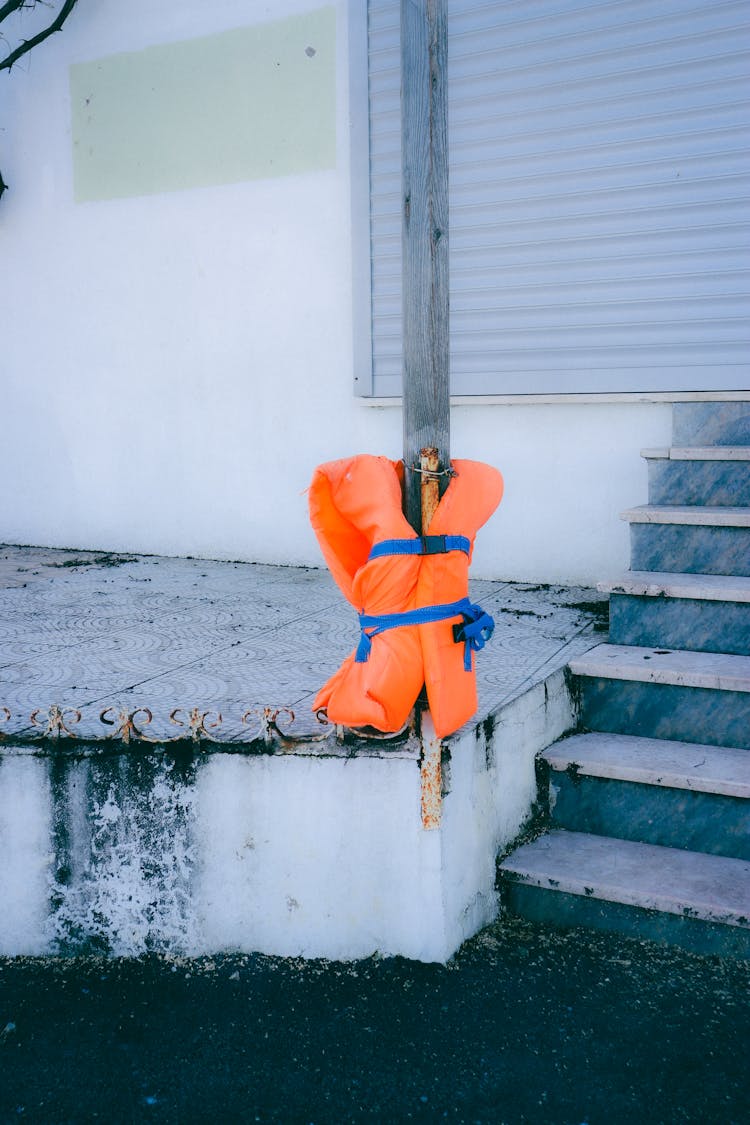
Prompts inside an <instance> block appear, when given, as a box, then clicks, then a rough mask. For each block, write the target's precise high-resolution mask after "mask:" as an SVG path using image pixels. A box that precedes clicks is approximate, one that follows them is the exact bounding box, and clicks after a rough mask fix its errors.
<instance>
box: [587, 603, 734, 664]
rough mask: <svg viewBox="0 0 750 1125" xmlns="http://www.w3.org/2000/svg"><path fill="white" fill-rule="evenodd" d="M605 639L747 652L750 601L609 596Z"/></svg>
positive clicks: (672, 646)
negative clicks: (607, 628) (607, 631)
mask: <svg viewBox="0 0 750 1125" xmlns="http://www.w3.org/2000/svg"><path fill="white" fill-rule="evenodd" d="M609 640H610V643H611V644H616V645H641V646H643V647H646V648H675V649H688V650H691V651H693V652H726V653H729V654H730V655H734V656H749V655H750V603H748V602H715V601H703V600H701V599H695V598H663V597H662V598H658V597H656V598H652V597H639V596H637V595H634V594H611V595H610V599H609Z"/></svg>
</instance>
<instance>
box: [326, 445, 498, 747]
mask: <svg viewBox="0 0 750 1125" xmlns="http://www.w3.org/2000/svg"><path fill="white" fill-rule="evenodd" d="M453 468H454V470H455V473H456V475H455V476H453V477H452V478H451V480H450V483H449V484H448V487H447V489H446V491H445V493H444V495H443V496H442V498H441V500H440V503H439V504H438V507H437V510H436V511H435V514H434V516H433V518H432V521H431V523H430V526H429V528H427V531H426V533H425V535H424V536H418V535H417V534H416V532H415V531H414V529H413V528H412V527H411V525H410V524H409V523H408V521H407V520H406V517H405V516H404V514H403V512H402V507H401V505H402V499H401V496H402V478H403V465H402V464H401V462H399V461H390V460H389V459H388V458H386V457H373V456H370V455H368V454H362V455H360V456H356V457H349V458H345V459H343V460H341V461H330V462H328V463H327V464H325V465H319V466H318V468H317V469H316V470H315V473H314V475H313V480H312V484H311V486H310V493H309V502H310V520H311V523H312V526H313V530H314V531H315V534H316V536H317V538H318V542H319V543H320V546H321V549H322V551H323V555H324V557H325V560H326V562H327V564H328V566H329V569H330V571H331V574H332V575H333V577H334V579H335V581H336V583H337V585H338V586H339V587H340V589H341V590H342V592H343V593H344V595H345V596H346V598H347V599H348V601H349V602H351V604H352V605H353V606H354V607H355V608H356V609H357V611H358V612H359V614H360V624H361V628H362V635H361V639H360V645H359V647H358V649H357V650H356V651H355V652H352V653H351V654H350V655H349V656H348V657H347V659H346V660H345V661H344V663H343V664H342V666H341V667H340V668H339V670H338V672H336V673H335V674H334V675H333V676H332V677H331V679H330V680H329V681H328V682H327V683H326V684H325V685H324V686H323V687H322V688H321V690H320V691H319V693H318V695H317V697H316V699H315V701H314V703H313V709H314V710H320V709H325V710H326V712H327V714H328V718H329V719H330V720H331V721H332V722H335V723H343V724H345V725H346V726H353V727H361V726H372V727H375V728H376V729H377V730H380V731H396V730H399V729H400V728H401V727H402V726H403V725H404V724H405V723H406V721H407V719H408V717H409V712H410V711H411V709H412V707H413V706H414V702H415V700H416V698H417V696H418V694H419V692H420V689H421V687H422V684H423V683H424V684H426V686H427V697H428V701H429V706H430V712H431V714H432V719H433V722H434V725H435V731H436V734H437V735H438V737H441V738H442V737H445V736H446V735H448V734H451V733H452V732H453V731H454V730H457V729H458V727H460V726H461V725H462V724H463V723H465V722H466V721H467V720H468V719H470V718H471V716H472V715H473V714H474V712H475V711H476V708H477V695H476V678H475V674H474V669H473V660H472V650H477V649H479V648H481V647H482V646H483V644H484V641H485V640H486V639H488V636H489V635H490V634H491V627H492V619H491V618H490V617H489V616H488V615H487V614H483V611H482V610H481V609H480V607H478V606H472V605H471V604H470V603H469V601H468V597H467V594H468V578H469V563H470V561H471V554H472V550H473V545H474V538H475V536H476V533H477V531H478V530H479V528H480V527H481V526H482V525H483V524H484V523H486V521H487V520H488V519H489V517H490V516H491V515H492V513H493V512H494V510H495V508H496V507H497V505H498V504H499V503H500V500H501V497H502V493H503V479H502V477H501V475H500V473H499V472H498V471H497V469H493V468H491V466H489V465H483V464H481V463H480V462H478V461H464V460H455V461H453ZM459 606H460V607H459ZM451 610H452V612H451ZM394 615H395V616H394ZM398 615H406V622H405V623H403V624H402V623H401V622H400V621H399V619H398ZM454 627H455V630H456V631H455V633H454Z"/></svg>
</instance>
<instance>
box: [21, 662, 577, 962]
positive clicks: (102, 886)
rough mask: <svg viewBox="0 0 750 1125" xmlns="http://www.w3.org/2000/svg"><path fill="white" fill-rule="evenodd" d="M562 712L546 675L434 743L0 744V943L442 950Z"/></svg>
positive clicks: (417, 953)
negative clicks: (437, 757) (422, 749)
mask: <svg viewBox="0 0 750 1125" xmlns="http://www.w3.org/2000/svg"><path fill="white" fill-rule="evenodd" d="M572 722H573V716H572V709H571V700H570V697H569V694H568V690H567V687H566V683H565V679H564V675H563V672H562V671H558V672H556V673H555V674H553V675H552V676H550V677H549V678H548V679H547V680H546V681H544V682H542V683H539V684H537V685H536V686H535V687H534V688H533V689H532V690H531V691H529V692H527V693H525V694H523V695H521V696H520V697H518V698H516V699H515V700H514V701H512V702H511V703H510V704H509V705H507V706H505V707H501V708H500V709H499V710H498V712H497V713H495V714H490V716H489V717H488V718H486V719H485V720H484V721H483V722H481V723H479V724H478V725H476V726H471V727H467V728H465V729H464V730H463V731H462V732H460V734H459V735H458V736H457V737H455V738H454V739H452V740H450V742H449V743H448V744H447V746H446V748H445V752H444V763H443V766H444V769H443V775H444V777H443V784H444V790H445V793H444V798H443V803H442V810H441V820H440V825H439V827H438V828H436V829H433V830H426V829H425V828H424V827H423V822H422V814H421V804H420V800H421V793H420V789H421V786H420V768H419V747H418V745H416V744H415V743H414V741H411V742H409V743H407V744H404V745H403V746H401V747H400V748H390V749H381V750H377V749H375V750H373V749H368V750H363V751H362V752H358V753H354V755H353V756H349V755H348V754H346V753H345V752H342V754H341V755H339V756H330V755H323V754H321V753H319V752H314V751H313V750H310V749H309V748H308V749H307V750H304V749H302V748H300V749H297V750H295V751H294V752H276V753H269V754H258V753H254V754H244V753H242V752H238V750H237V749H233V751H232V752H223V751H222V750H220V749H217V748H213V749H211V750H210V751H205V750H198V749H197V750H196V751H195V752H194V753H193V752H192V751H190V750H187V751H186V750H185V749H184V748H182V749H180V750H178V751H174V750H173V751H171V752H170V750H169V749H164V748H159V747H144V746H142V745H139V746H137V747H130V748H129V749H127V748H123V747H122V746H120V747H119V749H118V752H116V753H113V752H112V751H111V750H110V751H109V752H107V751H105V750H103V749H101V748H93V749H92V748H89V749H88V750H86V751H85V752H82V750H81V748H80V747H79V748H78V749H77V750H76V751H75V752H73V751H69V750H63V749H54V748H45V749H43V750H40V749H39V748H36V749H32V748H30V747H28V746H25V747H24V746H21V745H16V746H14V745H13V744H6V745H5V746H3V749H2V757H0V901H2V903H3V910H2V912H1V913H0V954H4V955H9V954H10V955H13V954H43V953H60V952H62V953H72V952H81V951H84V950H90V949H97V950H100V951H106V952H109V953H111V954H113V955H118V956H135V955H138V954H141V953H144V952H146V951H150V950H161V951H169V952H172V953H175V954H187V955H195V954H199V953H209V952H217V951H220V950H237V951H244V952H251V951H255V952H263V953H273V954H280V955H287V956H296V955H299V956H305V957H327V958H335V959H343V960H346V959H352V958H360V957H367V956H370V955H372V954H375V953H380V954H383V955H395V954H400V955H402V956H405V957H409V958H414V959H417V960H421V961H445V960H447V959H448V958H449V957H450V956H451V955H452V953H453V952H454V951H455V950H456V949H457V948H458V946H459V945H460V944H461V943H462V942H463V941H464V940H465V939H466V938H468V937H470V936H471V935H472V934H473V933H475V932H476V931H477V930H478V929H479V928H480V927H481V926H483V925H485V924H486V923H487V922H489V921H491V920H492V919H493V918H494V917H495V915H496V912H497V899H496V893H495V856H496V854H497V852H498V850H502V849H503V848H504V847H506V846H507V845H508V843H509V842H510V841H511V840H512V839H513V838H514V836H515V835H516V834H517V832H518V830H519V828H520V827H521V825H522V823H523V822H524V820H525V819H526V818H527V817H528V815H529V811H530V809H531V807H532V804H533V802H534V800H535V797H536V783H535V775H534V758H535V756H536V755H537V753H538V752H539V751H540V750H542V749H543V748H544V747H546V746H548V745H549V744H550V743H551V742H553V741H554V740H555V739H556V738H557V737H558V736H559V735H560V734H561V733H562V732H563V731H564V730H565V729H567V728H569V727H570V726H571V724H572Z"/></svg>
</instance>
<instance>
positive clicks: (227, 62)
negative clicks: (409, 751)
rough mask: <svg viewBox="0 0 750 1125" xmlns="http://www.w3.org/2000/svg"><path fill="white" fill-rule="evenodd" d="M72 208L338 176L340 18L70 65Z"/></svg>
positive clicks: (329, 15)
mask: <svg viewBox="0 0 750 1125" xmlns="http://www.w3.org/2000/svg"><path fill="white" fill-rule="evenodd" d="M70 91H71V106H72V135H73V175H74V192H75V198H76V200H77V201H79V202H82V201H85V200H93V199H114V198H118V197H123V196H133V195H148V194H153V193H154V192H163V191H178V190H181V189H185V188H195V187H207V186H210V185H215V184H231V183H238V182H241V181H243V180H255V179H263V178H267V177H275V176H286V175H290V174H294V173H299V172H308V171H316V170H321V169H325V168H333V167H334V166H335V163H336V12H335V9H334V8H333V7H325V8H318V9H316V10H314V11H311V12H305V13H302V14H301V15H295V16H291V17H289V18H287V19H284V20H278V21H275V22H273V23H266V24H260V25H256V26H253V27H241V28H236V29H234V30H231V31H225V32H221V33H219V34H216V35H210V36H205V37H202V38H200V39H191V40H188V41H185V42H179V43H168V44H163V45H160V46H155V47H147V48H145V49H144V50H141V51H128V52H125V53H122V54H117V55H111V56H109V57H107V58H103V59H96V60H94V61H93V62H87V63H78V64H75V65H73V66H71V68H70Z"/></svg>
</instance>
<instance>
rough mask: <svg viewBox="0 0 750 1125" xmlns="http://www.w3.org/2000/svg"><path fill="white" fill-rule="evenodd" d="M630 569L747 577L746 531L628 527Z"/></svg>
mask: <svg viewBox="0 0 750 1125" xmlns="http://www.w3.org/2000/svg"><path fill="white" fill-rule="evenodd" d="M630 567H631V570H660V571H667V572H669V573H670V574H680V573H684V574H732V575H741V576H743V577H750V528H749V527H702V526H695V525H693V524H660V523H633V524H631V525H630Z"/></svg>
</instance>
